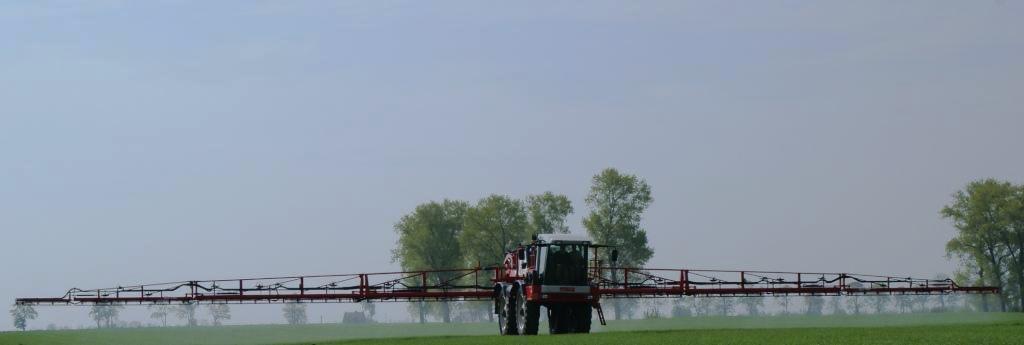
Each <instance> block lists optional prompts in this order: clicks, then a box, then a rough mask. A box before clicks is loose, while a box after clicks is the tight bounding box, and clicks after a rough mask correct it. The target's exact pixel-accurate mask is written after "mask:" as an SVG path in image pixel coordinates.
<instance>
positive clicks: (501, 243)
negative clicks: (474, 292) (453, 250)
mask: <svg viewBox="0 0 1024 345" xmlns="http://www.w3.org/2000/svg"><path fill="white" fill-rule="evenodd" d="M529 227H530V224H529V222H528V221H527V216H526V206H525V205H523V202H522V201H519V200H516V199H512V198H510V197H507V196H504V195H491V196H489V197H486V198H483V199H481V200H480V201H479V202H477V203H476V205H475V206H473V207H470V208H469V209H467V210H466V218H465V226H464V227H463V229H462V233H461V234H460V236H459V246H460V247H461V248H462V250H463V254H464V255H465V257H466V260H467V261H468V262H469V264H470V265H476V264H477V263H480V264H482V265H489V264H500V263H501V260H503V259H504V257H505V252H506V251H508V250H511V249H512V248H514V247H515V246H517V245H519V244H521V243H523V242H525V241H527V240H529V238H530V233H529Z"/></svg>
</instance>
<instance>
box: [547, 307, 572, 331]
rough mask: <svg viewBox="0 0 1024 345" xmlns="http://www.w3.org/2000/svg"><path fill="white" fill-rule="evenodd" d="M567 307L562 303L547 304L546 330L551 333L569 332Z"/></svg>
mask: <svg viewBox="0 0 1024 345" xmlns="http://www.w3.org/2000/svg"><path fill="white" fill-rule="evenodd" d="M569 326H570V325H569V308H567V306H566V305H563V304H554V305H549V306H548V332H549V333H551V334H563V333H569V332H570V327H569Z"/></svg>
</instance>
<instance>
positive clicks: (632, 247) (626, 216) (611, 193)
mask: <svg viewBox="0 0 1024 345" xmlns="http://www.w3.org/2000/svg"><path fill="white" fill-rule="evenodd" d="M591 182H592V184H591V186H590V194H588V195H587V199H586V202H587V205H588V206H590V214H588V215H587V217H586V218H584V219H583V226H584V227H585V228H587V233H589V234H590V236H591V237H592V238H593V240H594V241H597V242H598V243H601V244H606V245H612V246H616V247H618V248H619V249H618V250H619V263H620V265H621V266H643V265H644V264H645V263H647V260H649V259H650V258H651V256H652V255H654V250H653V249H651V248H650V247H649V246H648V245H647V232H646V231H645V230H644V229H643V228H641V226H640V220H641V217H642V215H643V213H644V211H645V210H646V209H647V207H648V206H650V204H651V202H652V201H653V200H654V199H652V198H651V187H650V186H649V185H648V184H647V182H646V181H644V180H643V179H641V178H638V177H636V176H635V175H627V174H622V173H620V172H619V171H618V170H615V169H614V168H608V169H605V170H604V171H601V173H600V174H597V175H594V178H593V179H592V180H591Z"/></svg>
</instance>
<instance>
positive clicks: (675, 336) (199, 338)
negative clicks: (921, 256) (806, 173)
mask: <svg viewBox="0 0 1024 345" xmlns="http://www.w3.org/2000/svg"><path fill="white" fill-rule="evenodd" d="M595 332H596V333H594V334H585V335H559V336H549V335H542V336H536V337H499V336H495V335H494V334H495V333H497V327H496V326H495V325H494V324H490V323H485V324H436V323H432V324H374V325H304V326H286V325H260V326H228V327H196V328H184V327H172V328H136V329H113V330H77V331H31V332H7V333H0V344H4V345H6V344H24V345H35V344H47V345H51V344H52V345H61V344H69V345H70V344H80V345H91V344H138V345H162V344H204V345H220V344H275V345H276V344H319V345H324V344H374V343H382V342H387V343H397V344H481V343H486V344H524V343H525V344H665V343H679V344H683V343H685V344H1021V343H1022V342H1024V314H1000V313H987V314H981V313H944V314H910V315H880V316H873V315H865V316H819V317H807V316H775V317H761V318H753V317H699V318H676V319H653V320H630V321H618V322H615V321H612V322H609V324H608V326H604V327H597V328H596V329H595Z"/></svg>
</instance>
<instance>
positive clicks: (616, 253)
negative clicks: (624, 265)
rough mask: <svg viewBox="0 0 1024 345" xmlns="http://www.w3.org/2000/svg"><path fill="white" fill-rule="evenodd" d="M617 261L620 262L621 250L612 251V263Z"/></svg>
mask: <svg viewBox="0 0 1024 345" xmlns="http://www.w3.org/2000/svg"><path fill="white" fill-rule="evenodd" d="M616 261H619V250H618V249H612V262H613V263H614V262H616Z"/></svg>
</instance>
